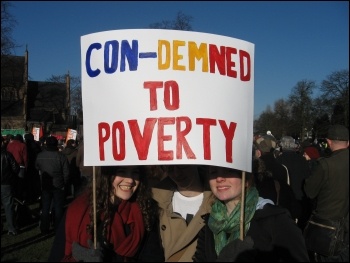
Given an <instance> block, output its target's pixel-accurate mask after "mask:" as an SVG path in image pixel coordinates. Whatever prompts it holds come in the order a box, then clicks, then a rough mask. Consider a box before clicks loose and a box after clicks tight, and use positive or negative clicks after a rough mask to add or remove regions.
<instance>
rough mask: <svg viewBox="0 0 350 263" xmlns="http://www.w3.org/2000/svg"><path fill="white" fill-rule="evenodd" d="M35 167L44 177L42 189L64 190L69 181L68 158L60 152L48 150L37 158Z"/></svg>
mask: <svg viewBox="0 0 350 263" xmlns="http://www.w3.org/2000/svg"><path fill="white" fill-rule="evenodd" d="M35 167H36V168H37V169H38V170H39V171H40V174H41V176H42V187H43V189H45V190H50V189H52V187H54V188H58V189H62V188H63V187H65V186H66V185H67V184H68V181H69V164H68V159H67V157H66V156H65V155H64V154H62V153H61V152H59V151H58V150H56V149H55V150H51V149H47V150H44V151H42V152H40V153H39V154H38V156H37V158H36V162H35Z"/></svg>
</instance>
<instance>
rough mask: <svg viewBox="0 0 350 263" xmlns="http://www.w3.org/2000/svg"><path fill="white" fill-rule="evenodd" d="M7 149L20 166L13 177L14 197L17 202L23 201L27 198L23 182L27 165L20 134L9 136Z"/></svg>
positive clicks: (24, 146) (25, 149) (24, 145)
mask: <svg viewBox="0 0 350 263" xmlns="http://www.w3.org/2000/svg"><path fill="white" fill-rule="evenodd" d="M7 151H9V152H10V153H11V154H12V155H13V157H15V160H16V162H17V163H18V165H19V166H20V170H19V173H18V176H17V177H16V178H15V179H16V182H15V189H14V191H15V197H16V198H17V199H18V201H19V202H21V203H25V202H26V199H27V194H28V192H27V190H28V189H27V186H26V184H25V179H24V178H25V174H26V169H27V167H28V151H27V146H26V144H25V143H24V142H23V137H22V135H20V134H17V135H16V136H11V137H10V142H9V143H8V145H7Z"/></svg>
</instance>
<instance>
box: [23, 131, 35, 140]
mask: <svg viewBox="0 0 350 263" xmlns="http://www.w3.org/2000/svg"><path fill="white" fill-rule="evenodd" d="M24 139H25V140H26V141H34V135H33V134H31V133H26V134H25V135H24Z"/></svg>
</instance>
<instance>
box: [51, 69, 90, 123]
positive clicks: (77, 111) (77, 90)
mask: <svg viewBox="0 0 350 263" xmlns="http://www.w3.org/2000/svg"><path fill="white" fill-rule="evenodd" d="M66 77H67V75H66V74H63V75H57V76H56V75H52V76H51V77H50V78H48V79H47V80H46V81H49V82H53V83H66ZM70 110H71V111H70V113H69V114H70V115H76V116H77V118H78V121H79V120H81V119H82V112H83V110H82V97H81V81H80V77H76V76H70Z"/></svg>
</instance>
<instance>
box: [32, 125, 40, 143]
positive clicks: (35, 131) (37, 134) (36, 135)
mask: <svg viewBox="0 0 350 263" xmlns="http://www.w3.org/2000/svg"><path fill="white" fill-rule="evenodd" d="M32 134H33V136H34V140H35V141H37V142H38V141H39V140H40V128H38V127H33V128H32Z"/></svg>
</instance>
